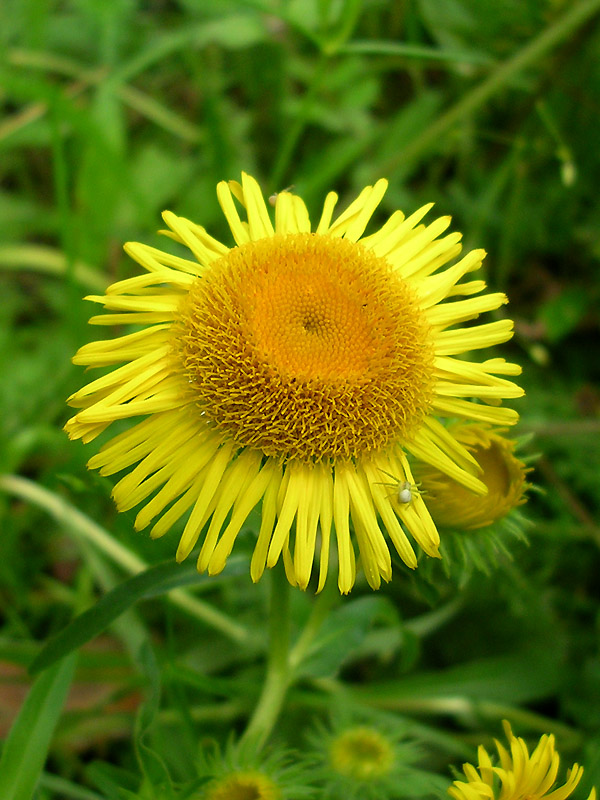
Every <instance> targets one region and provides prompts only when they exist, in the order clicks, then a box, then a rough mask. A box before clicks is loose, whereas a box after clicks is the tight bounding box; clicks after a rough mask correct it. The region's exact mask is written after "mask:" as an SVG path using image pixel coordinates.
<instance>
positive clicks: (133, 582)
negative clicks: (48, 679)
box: [29, 559, 246, 674]
mask: <svg viewBox="0 0 600 800" xmlns="http://www.w3.org/2000/svg"><path fill="white" fill-rule="evenodd" d="M245 568H246V565H245V562H244V561H243V560H242V559H237V560H236V559H231V560H230V564H229V565H228V575H231V574H232V570H233V571H234V573H235V571H236V569H240V570H241V569H245ZM207 580H208V578H207V577H206V576H204V575H198V572H197V571H196V567H195V565H194V564H183V565H181V564H177V563H176V562H175V561H173V560H171V559H169V560H168V561H164V562H162V563H161V564H157V565H156V566H154V567H150V569H147V570H145V571H144V572H141V573H139V574H138V575H134V576H133V578H130V579H129V580H126V581H124V582H123V583H121V584H119V586H117V587H116V588H115V589H113V590H112V592H109V593H108V594H105V595H104V596H103V597H101V598H100V600H99V601H98V602H97V603H96V605H95V606H93V607H92V608H89V609H88V610H87V611H84V612H83V614H80V615H79V616H78V617H76V618H75V619H74V620H73V621H72V622H70V623H69V625H67V627H66V628H63V630H62V631H59V632H58V633H57V634H56V635H55V636H53V637H52V638H51V639H49V641H47V642H46V644H45V645H44V646H43V647H42V650H41V651H40V652H39V653H38V655H37V657H36V658H35V659H34V660H33V662H32V664H31V666H30V667H29V671H30V672H31V673H32V674H35V673H36V672H39V671H40V670H42V669H45V668H46V667H48V666H49V665H50V664H54V662H56V661H58V660H59V659H60V658H62V657H63V656H65V655H66V654H67V653H70V652H71V651H72V650H75V649H77V648H78V647H81V645H83V644H85V643H86V642H89V641H90V640H91V639H93V638H94V637H95V636H98V634H100V633H102V631H104V630H105V629H106V628H107V627H108V626H109V625H110V624H111V623H112V622H114V621H115V620H116V619H117V617H119V616H120V615H121V614H123V613H124V612H125V611H127V609H128V608H130V607H131V606H132V605H133V604H134V603H137V601H138V600H142V599H148V598H150V597H156V596H157V595H162V594H165V593H166V592H169V591H171V590H172V589H174V588H176V587H178V586H183V585H187V584H190V583H193V584H196V585H197V584H199V583H204V582H206V581H207Z"/></svg>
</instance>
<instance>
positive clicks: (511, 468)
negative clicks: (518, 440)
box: [418, 422, 530, 530]
mask: <svg viewBox="0 0 600 800" xmlns="http://www.w3.org/2000/svg"><path fill="white" fill-rule="evenodd" d="M447 430H448V432H449V433H450V434H451V435H452V436H454V438H455V439H456V441H457V442H459V443H460V444H462V445H464V446H465V447H466V448H467V449H468V450H469V452H470V453H471V454H472V456H473V457H474V458H475V460H476V461H477V463H478V464H479V466H480V467H481V473H480V475H479V478H480V480H481V481H482V482H483V483H485V485H486V486H487V490H488V491H487V494H484V495H475V494H473V492H470V491H469V490H468V489H466V488H465V487H464V486H461V485H460V484H459V483H458V482H457V481H455V480H454V479H453V478H451V477H450V476H449V475H447V474H445V473H444V472H442V471H441V470H439V469H437V468H436V467H433V466H431V464H425V465H423V466H422V467H420V468H418V475H419V481H420V485H419V490H420V491H423V492H424V493H425V494H426V501H427V508H428V509H429V511H430V513H431V516H432V517H433V520H434V522H435V523H436V525H439V526H440V527H449V528H461V529H462V530H474V529H475V528H483V527H485V526H487V525H492V524H493V523H494V522H496V521H497V520H499V519H502V518H503V517H505V516H506V515H507V514H508V513H509V512H510V511H512V509H513V508H516V507H517V506H519V505H521V504H522V503H524V502H525V501H526V497H525V492H526V491H527V489H528V488H529V484H528V483H527V482H526V475H527V473H528V472H530V469H529V468H528V467H526V466H525V464H524V463H523V462H522V461H521V460H520V459H519V458H517V456H516V455H515V453H514V450H515V442H514V441H512V440H510V439H507V438H506V437H505V436H504V435H503V433H504V431H503V430H500V429H494V428H492V427H491V426H489V425H485V424H481V423H477V422H467V423H454V424H452V425H449V426H448V429H447Z"/></svg>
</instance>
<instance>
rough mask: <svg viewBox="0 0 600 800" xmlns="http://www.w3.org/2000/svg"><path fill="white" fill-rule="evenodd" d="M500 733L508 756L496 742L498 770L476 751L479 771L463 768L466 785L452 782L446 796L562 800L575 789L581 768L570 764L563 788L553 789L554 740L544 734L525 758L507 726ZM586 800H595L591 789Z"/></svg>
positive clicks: (555, 770) (456, 799)
mask: <svg viewBox="0 0 600 800" xmlns="http://www.w3.org/2000/svg"><path fill="white" fill-rule="evenodd" d="M504 731H505V733H506V737H507V739H508V743H509V745H510V753H509V752H508V751H507V750H506V748H505V747H504V746H503V745H502V744H500V742H498V741H496V749H497V750H498V756H499V757H500V766H499V767H495V766H493V765H492V760H491V758H490V756H489V755H488V753H487V752H486V750H485V748H483V747H481V746H480V747H479V749H478V751H477V756H478V759H479V767H478V769H475V767H474V766H472V764H464V765H463V772H464V773H465V777H466V779H467V780H466V781H454V783H453V784H452V786H451V787H450V788H449V789H448V794H449V795H450V796H451V797H453V798H454V800H542V798H544V799H545V800H566V798H567V797H569V796H570V795H571V794H572V793H573V792H574V791H575V789H576V787H577V784H578V783H579V781H580V780H581V776H582V775H583V767H580V766H579V765H578V764H573V766H572V767H571V769H570V770H569V771H568V772H567V780H566V782H565V784H564V786H560V787H558V788H554V785H555V783H556V776H557V774H558V765H559V755H558V753H557V752H556V751H555V749H554V736H552V735H550V736H548V735H547V734H544V736H542V738H541V739H540V741H539V742H538V745H537V747H536V748H535V750H534V751H533V752H532V753H531V755H529V750H528V749H527V745H526V744H525V742H524V741H523V739H521V738H517V737H516V736H514V735H513V732H512V730H511V728H510V725H509V724H508V722H506V721H505V722H504ZM587 800H596V790H595V789H592V791H591V792H590V794H589V795H588V798H587Z"/></svg>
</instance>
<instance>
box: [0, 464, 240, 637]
mask: <svg viewBox="0 0 600 800" xmlns="http://www.w3.org/2000/svg"><path fill="white" fill-rule="evenodd" d="M0 490H3V491H5V492H8V493H9V494H12V495H15V496H16V497H20V498H22V499H23V500H25V501H27V502H30V503H33V504H34V505H36V506H38V507H39V508H43V509H44V511H46V512H47V513H49V514H50V515H51V516H52V517H54V519H55V520H57V522H59V523H62V524H64V525H65V526H67V527H68V528H69V529H70V530H71V531H73V533H75V534H76V535H78V536H80V537H81V538H83V539H84V540H86V541H88V542H91V543H92V544H93V545H94V546H95V547H97V548H98V550H100V551H101V552H102V553H104V555H106V556H108V557H109V558H110V559H111V561H114V562H115V564H118V565H119V566H120V567H122V568H123V569H124V570H126V571H127V572H129V573H130V574H133V575H135V574H136V573H137V572H142V571H143V570H145V569H148V564H147V563H146V562H145V561H144V560H143V559H141V558H140V557H139V556H138V555H136V554H135V553H133V552H132V551H131V550H129V549H128V548H127V547H124V546H123V545H122V544H120V543H119V542H118V541H116V539H114V538H113V537H112V536H111V535H110V533H109V532H108V531H107V530H105V529H104V528H101V527H100V525H97V524H96V523H95V522H94V521H93V520H91V519H90V518H89V517H87V516H86V515H85V514H82V513H81V511H78V510H77V509H76V508H74V507H73V506H72V505H70V504H69V503H67V502H66V501H65V500H63V499H62V498H61V497H59V496H58V495H56V494H54V493H52V492H49V491H48V489H44V488H43V487H42V486H39V485H38V484H36V483H34V482H33V481H30V480H27V478H21V477H19V476H18V475H0ZM167 597H168V598H169V600H170V601H171V602H172V603H173V605H176V606H179V608H181V609H183V610H185V611H187V612H188V613H189V614H191V615H192V616H194V617H195V618H196V619H199V620H201V621H202V622H204V623H205V624H206V625H210V627H211V628H214V629H215V630H218V631H220V633H222V634H223V635H224V636H227V637H228V638H229V639H232V640H233V641H234V642H236V643H237V644H247V643H248V639H249V634H248V632H247V630H246V629H245V628H244V627H243V626H242V625H239V624H238V623H237V622H235V621H234V620H232V619H230V618H229V617H228V616H227V615H226V614H223V612H222V611H218V610H217V609H216V608H213V607H212V606H211V605H209V604H208V603H205V602H203V601H202V600H198V599H197V598H196V597H193V596H192V595H191V594H189V592H186V591H185V590H184V589H172V590H171V591H170V592H169V593H168V595H167Z"/></svg>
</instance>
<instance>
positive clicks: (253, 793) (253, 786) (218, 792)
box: [204, 771, 281, 800]
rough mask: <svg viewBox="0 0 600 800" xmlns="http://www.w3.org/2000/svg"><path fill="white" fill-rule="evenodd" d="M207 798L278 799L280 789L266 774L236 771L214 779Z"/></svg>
mask: <svg viewBox="0 0 600 800" xmlns="http://www.w3.org/2000/svg"><path fill="white" fill-rule="evenodd" d="M204 796H205V797H206V800H278V798H279V797H281V795H280V792H279V789H278V788H277V786H276V785H275V784H274V783H273V781H272V780H271V779H270V778H267V777H266V775H262V774H261V773H260V772H254V771H250V772H234V773H233V774H231V775H227V776H226V777H224V778H221V779H219V780H216V781H214V782H213V783H212V784H211V786H210V788H209V789H208V791H207V792H206V794H205V795H204Z"/></svg>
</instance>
